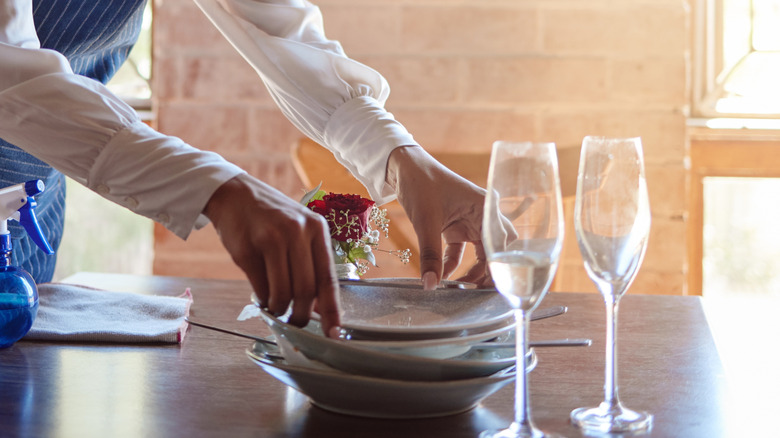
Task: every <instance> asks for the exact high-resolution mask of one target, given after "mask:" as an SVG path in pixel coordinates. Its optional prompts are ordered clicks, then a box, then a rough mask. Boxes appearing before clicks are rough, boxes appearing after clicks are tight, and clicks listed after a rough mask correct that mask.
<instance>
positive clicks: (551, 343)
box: [184, 317, 591, 349]
mask: <svg viewBox="0 0 780 438" xmlns="http://www.w3.org/2000/svg"><path fill="white" fill-rule="evenodd" d="M184 320H185V321H187V322H188V323H190V324H192V325H194V326H198V327H203V328H206V329H209V330H214V331H217V332H221V333H227V334H229V335H233V336H240V337H242V338H247V339H252V340H254V341H257V342H261V343H263V344H267V345H277V344H276V342H274V341H272V340H270V339H266V338H262V337H260V336H254V335H250V334H247V333H241V332H237V331H233V330H228V329H223V328H219V327H215V326H213V325H208V324H203V323H201V322H195V321H193V320H192V319H190V318H189V317H186V318H184ZM530 344H531V347H566V346H588V345H590V344H591V340H590V339H553V340H548V341H531V343H530ZM514 346H515V344H513V343H503V342H496V343H491V342H483V343H481V344H477V345H475V346H474V347H475V348H480V349H482V348H491V349H492V348H514Z"/></svg>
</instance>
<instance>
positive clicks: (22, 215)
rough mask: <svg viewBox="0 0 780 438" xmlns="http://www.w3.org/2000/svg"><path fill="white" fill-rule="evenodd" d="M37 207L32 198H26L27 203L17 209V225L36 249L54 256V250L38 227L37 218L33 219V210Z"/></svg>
mask: <svg viewBox="0 0 780 438" xmlns="http://www.w3.org/2000/svg"><path fill="white" fill-rule="evenodd" d="M37 205H38V203H37V202H35V199H34V198H33V197H32V196H29V197H28V198H27V203H26V204H24V205H23V206H22V207H21V208H19V223H20V224H22V226H23V227H24V230H25V231H27V234H28V235H29V236H30V238H31V239H32V241H33V242H35V244H36V245H38V248H40V249H41V250H43V252H45V253H46V254H54V250H53V249H51V246H49V242H47V241H46V237H44V236H43V232H42V231H41V227H40V226H39V225H38V218H37V217H35V213H34V212H33V209H34V208H35V207H36V206H37Z"/></svg>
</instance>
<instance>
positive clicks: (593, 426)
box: [571, 403, 653, 433]
mask: <svg viewBox="0 0 780 438" xmlns="http://www.w3.org/2000/svg"><path fill="white" fill-rule="evenodd" d="M571 422H572V424H574V425H575V426H578V427H580V428H581V429H582V430H583V431H591V432H601V433H609V432H623V433H625V432H641V431H645V430H649V429H650V428H651V427H652V425H653V416H652V415H651V414H648V413H647V412H634V411H632V410H630V409H626V408H624V407H623V406H620V405H619V404H618V406H617V407H611V406H610V405H609V404H608V403H602V404H601V405H600V406H599V407H597V408H579V409H575V410H573V411H572V412H571Z"/></svg>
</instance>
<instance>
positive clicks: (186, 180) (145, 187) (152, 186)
mask: <svg viewBox="0 0 780 438" xmlns="http://www.w3.org/2000/svg"><path fill="white" fill-rule="evenodd" d="M243 173H245V172H244V170H242V169H241V168H239V167H238V166H235V165H233V164H231V163H229V162H228V161H226V160H225V159H224V158H222V157H221V156H219V155H218V154H215V153H213V152H208V151H202V150H200V149H196V148H194V147H192V146H190V145H188V144H186V143H184V142H183V141H182V140H180V139H178V138H176V137H171V136H165V135H163V134H160V133H159V132H157V131H155V130H153V129H152V128H150V127H149V126H148V125H146V124H145V123H143V122H140V121H139V122H136V123H132V124H131V125H129V126H127V127H126V128H125V129H123V130H121V131H119V132H118V133H117V134H116V135H115V136H114V137H113V138H112V139H111V141H109V142H108V143H107V144H106V145H105V148H104V149H103V150H102V151H101V153H100V155H99V156H98V158H97V160H96V161H95V165H94V166H93V167H92V169H91V170H90V174H89V178H88V180H87V186H88V187H89V188H90V189H91V190H93V191H95V192H97V193H98V194H100V195H101V196H103V197H104V198H106V199H108V200H110V201H112V202H115V203H117V204H119V205H122V206H124V207H126V208H128V209H130V210H132V211H134V212H135V213H138V214H140V215H143V216H146V217H148V218H150V219H152V220H154V221H156V222H158V223H160V224H162V225H163V226H165V227H166V228H167V229H169V230H170V231H172V232H173V233H174V234H176V235H177V236H179V237H180V238H182V239H186V238H187V236H189V234H190V232H192V231H193V229H198V228H201V227H203V226H205V225H206V224H207V223H208V219H207V218H206V216H204V215H203V214H202V212H203V209H204V208H205V206H206V203H207V202H208V201H209V199H210V198H211V195H213V194H214V192H215V191H216V190H217V188H219V186H221V185H222V184H223V183H225V182H226V181H228V180H229V179H231V178H233V177H235V176H237V175H240V174H243Z"/></svg>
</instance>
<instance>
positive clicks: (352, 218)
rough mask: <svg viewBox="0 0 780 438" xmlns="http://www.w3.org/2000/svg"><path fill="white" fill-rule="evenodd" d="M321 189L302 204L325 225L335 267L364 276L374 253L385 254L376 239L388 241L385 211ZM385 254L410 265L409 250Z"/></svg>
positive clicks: (356, 198) (366, 201)
mask: <svg viewBox="0 0 780 438" xmlns="http://www.w3.org/2000/svg"><path fill="white" fill-rule="evenodd" d="M320 186H322V184H320V185H319V186H317V188H315V189H314V190H312V191H310V192H308V193H306V195H304V197H303V199H301V203H302V204H303V205H306V206H307V207H309V208H311V209H312V210H313V211H314V212H316V213H319V214H320V215H322V216H323V217H324V218H325V220H326V221H327V222H328V227H329V229H330V237H331V243H332V244H333V254H334V257H335V261H336V263H337V264H346V263H351V264H353V265H355V267H356V268H357V272H358V274H359V275H363V274H365V273H366V272H367V271H368V268H369V263H370V264H371V265H373V266H376V257H375V256H374V251H384V250H381V249H379V236H380V235H381V234H384V235H385V237H387V236H388V233H389V229H390V219H388V218H387V210H385V209H380V208H378V207H377V206H376V203H375V202H374V201H372V200H370V199H366V198H363V197H361V196H360V195H351V194H337V193H328V192H326V191H324V190H320ZM372 226H373V228H372ZM385 252H388V253H392V254H395V255H396V256H398V258H399V259H400V260H401V262H402V263H404V264H406V263H409V258H410V257H411V254H412V252H411V251H410V250H409V249H404V250H398V251H385Z"/></svg>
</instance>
